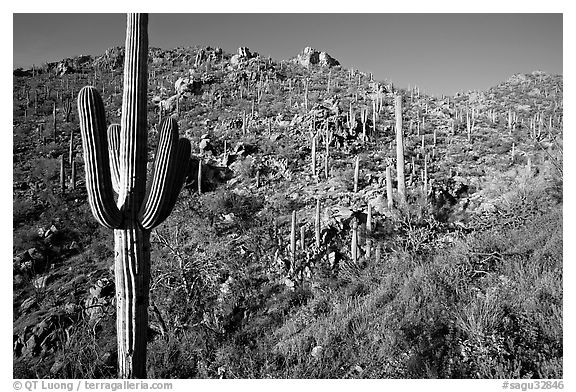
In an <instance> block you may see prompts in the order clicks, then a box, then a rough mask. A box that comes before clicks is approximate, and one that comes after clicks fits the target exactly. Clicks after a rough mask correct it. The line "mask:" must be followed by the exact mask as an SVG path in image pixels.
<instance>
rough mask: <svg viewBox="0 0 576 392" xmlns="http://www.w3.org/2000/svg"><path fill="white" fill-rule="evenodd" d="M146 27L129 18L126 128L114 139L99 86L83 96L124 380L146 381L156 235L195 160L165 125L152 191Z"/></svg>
mask: <svg viewBox="0 0 576 392" xmlns="http://www.w3.org/2000/svg"><path fill="white" fill-rule="evenodd" d="M147 28H148V16H147V15H146V14H128V17H127V29H126V56H125V63H124V94H123V102H122V117H121V124H120V126H119V127H118V126H117V125H113V126H111V127H110V128H109V129H108V134H107V132H106V118H105V112H104V104H103V101H102V98H101V97H100V94H99V93H98V91H97V90H96V89H95V88H94V87H92V86H87V87H84V88H83V89H82V90H81V91H80V93H79V95H78V112H79V117H80V131H81V134H82V147H83V150H84V162H85V172H86V188H87V192H88V201H89V203H90V207H91V209H92V213H93V215H94V217H95V218H96V220H97V221H98V222H99V223H100V224H101V225H103V226H105V227H107V228H110V229H114V242H115V279H116V313H117V321H116V327H117V339H118V370H119V374H118V375H119V377H121V378H144V377H146V342H147V337H146V334H147V328H148V303H149V286H150V231H151V230H152V229H153V228H154V227H156V226H157V225H159V224H160V223H161V222H162V221H163V220H164V219H166V218H167V217H168V215H169V214H170V212H171V211H172V208H173V207H174V204H175V203H176V197H177V196H178V193H179V191H180V189H181V187H182V184H183V181H184V176H185V171H184V170H185V167H187V166H188V159H190V142H189V141H188V140H187V139H184V138H182V139H180V140H179V139H178V126H177V124H176V121H175V120H173V119H170V118H168V119H165V120H164V122H163V123H162V125H161V129H160V133H159V140H158V147H157V151H156V156H155V162H154V173H153V176H152V182H151V186H150V187H148V190H147V189H146V165H147V139H148V137H147V129H146V112H147V110H146V109H147V107H146V106H147V105H146V99H147V92H146V89H147V83H148V80H147V79H148V73H147V57H148V32H147ZM114 192H116V193H117V194H118V198H117V201H115V198H114Z"/></svg>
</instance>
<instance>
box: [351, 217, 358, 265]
mask: <svg viewBox="0 0 576 392" xmlns="http://www.w3.org/2000/svg"><path fill="white" fill-rule="evenodd" d="M351 242H352V243H351V245H350V248H351V249H350V250H351V252H352V261H353V262H354V263H356V262H358V221H357V220H356V218H353V219H352V241H351Z"/></svg>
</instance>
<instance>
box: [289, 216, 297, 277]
mask: <svg viewBox="0 0 576 392" xmlns="http://www.w3.org/2000/svg"><path fill="white" fill-rule="evenodd" d="M290 258H291V264H290V265H291V269H293V268H294V267H295V266H296V210H293V211H292V225H291V227H290Z"/></svg>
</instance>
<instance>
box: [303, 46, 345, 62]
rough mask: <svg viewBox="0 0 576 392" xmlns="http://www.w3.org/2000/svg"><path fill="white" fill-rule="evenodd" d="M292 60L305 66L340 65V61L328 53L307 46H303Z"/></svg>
mask: <svg viewBox="0 0 576 392" xmlns="http://www.w3.org/2000/svg"><path fill="white" fill-rule="evenodd" d="M292 61H293V62H295V63H297V64H301V65H303V66H305V67H308V66H309V65H310V64H313V65H320V66H322V67H335V66H337V65H340V62H339V61H338V60H336V59H335V58H333V57H332V56H330V55H329V54H328V53H326V52H321V51H318V50H316V49H314V48H311V47H309V46H307V47H305V48H304V50H303V51H302V52H301V53H299V54H298V56H296V58H294V59H293V60H292Z"/></svg>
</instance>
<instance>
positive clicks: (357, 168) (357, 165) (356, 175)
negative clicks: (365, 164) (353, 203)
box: [354, 155, 360, 193]
mask: <svg viewBox="0 0 576 392" xmlns="http://www.w3.org/2000/svg"><path fill="white" fill-rule="evenodd" d="M359 177H360V156H359V155H357V156H356V162H355V163H354V193H357V192H358V178H359Z"/></svg>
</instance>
